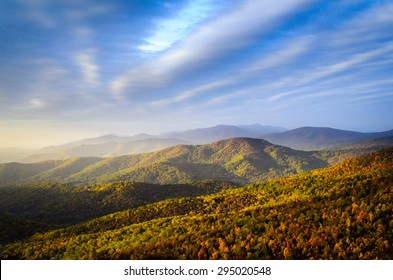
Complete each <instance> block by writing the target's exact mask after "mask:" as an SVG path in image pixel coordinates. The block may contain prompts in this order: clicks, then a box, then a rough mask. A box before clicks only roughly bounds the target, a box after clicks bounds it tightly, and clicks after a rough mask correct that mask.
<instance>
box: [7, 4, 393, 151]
mask: <svg viewBox="0 0 393 280" xmlns="http://www.w3.org/2000/svg"><path fill="white" fill-rule="evenodd" d="M392 30H393V1H362V0H358V1H354V0H344V1H317V0H315V1H311V0H299V1H292V0H281V1H278V0H260V1H240V0H239V1H235V0H230V1H218V0H211V1H209V0H193V1H184V0H183V1H164V0H161V1H158V0H156V1H142V0H141V1H132V0H131V1H130V0H112V1H103V0H85V1H80V0H34V1H31V0H2V1H1V3H0V106H1V107H0V130H1V131H2V137H1V140H0V146H21V147H22V146H24V147H27V146H45V145H49V144H57V143H61V142H66V141H70V140H73V139H78V138H83V137H92V136H97V135H100V134H107V133H119V134H127V135H131V134H136V133H140V132H147V133H153V134H155V133H160V132H165V131H173V130H184V129H191V128H199V127H207V126H213V125H217V124H235V125H236V124H254V123H259V124H263V125H273V126H281V127H286V128H289V129H290V128H296V127H300V126H329V127H335V128H340V129H349V130H357V131H383V130H389V129H392V128H393V75H392V74H393V32H392Z"/></svg>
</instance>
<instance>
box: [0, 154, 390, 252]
mask: <svg viewBox="0 0 393 280" xmlns="http://www.w3.org/2000/svg"><path fill="white" fill-rule="evenodd" d="M211 184H212V186H213V185H214V184H215V183H214V182H211ZM223 188H225V187H223ZM226 188H227V189H226V190H223V191H221V192H218V193H213V194H210V195H202V196H193V197H192V196H188V197H182V198H170V199H166V200H161V201H158V202H155V203H151V204H145V205H142V206H139V207H136V208H135V207H134V208H130V209H128V210H125V211H120V212H115V213H111V214H109V215H105V216H102V217H98V218H95V219H91V220H89V221H86V222H83V223H79V224H75V225H71V226H68V227H64V228H61V229H55V230H52V231H48V232H46V233H45V232H42V233H36V234H34V235H33V236H31V237H30V238H27V239H24V240H20V241H16V242H13V243H8V244H3V245H1V258H2V259H392V258H393V247H392V244H393V207H392V201H393V149H387V150H383V151H380V152H377V153H372V154H369V155H366V156H362V157H357V158H353V159H350V160H347V161H344V162H341V163H339V164H337V165H334V166H332V167H328V168H324V169H318V170H314V171H310V172H305V173H301V174H298V175H293V176H290V177H286V178H280V179H274V180H268V181H265V182H261V183H255V184H252V185H249V186H246V187H241V188H233V187H232V186H228V187H226ZM217 190H219V188H218V189H217ZM75 207H80V205H79V204H78V205H76V206H75Z"/></svg>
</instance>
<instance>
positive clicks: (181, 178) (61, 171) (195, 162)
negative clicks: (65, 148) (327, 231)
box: [0, 138, 328, 185]
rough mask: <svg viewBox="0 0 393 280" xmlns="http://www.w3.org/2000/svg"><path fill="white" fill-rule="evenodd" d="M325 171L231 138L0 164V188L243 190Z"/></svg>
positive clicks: (309, 159)
mask: <svg viewBox="0 0 393 280" xmlns="http://www.w3.org/2000/svg"><path fill="white" fill-rule="evenodd" d="M88 161H90V162H88ZM81 162H84V163H85V164H79V163H81ZM327 165H328V163H327V161H326V160H324V159H322V158H321V157H318V156H317V155H316V154H315V153H313V152H304V151H295V150H292V149H290V148H286V147H282V146H277V145H273V144H271V143H269V142H267V141H265V140H262V139H251V138H235V139H228V140H222V141H219V142H215V143H212V144H208V145H197V146H191V145H178V146H175V147H170V148H166V149H163V150H160V151H157V152H152V153H146V154H138V155H129V156H121V157H116V158H107V159H98V158H80V159H78V158H76V159H68V160H62V161H50V162H44V163H37V164H36V163H32V164H16V163H14V164H2V165H0V182H1V184H2V185H6V184H17V183H26V182H40V181H48V182H51V181H57V182H68V183H79V184H90V183H103V182H111V181H116V180H126V181H137V182H146V183H159V184H175V183H189V182H194V181H199V180H205V179H211V180H221V181H231V182H236V183H241V184H246V183H252V182H258V181H262V180H266V179H269V178H275V177H280V176H287V175H291V174H295V173H298V172H303V171H307V170H311V169H315V168H320V167H325V166H327ZM12 166H14V167H13V168H11V167H12ZM40 166H47V168H46V169H45V168H44V167H42V168H41V167H40ZM7 170H10V173H11V174H9V173H7ZM13 170H35V172H30V173H26V174H25V175H24V176H21V175H20V174H18V175H14V174H13ZM29 175H30V176H29Z"/></svg>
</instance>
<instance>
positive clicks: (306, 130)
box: [263, 127, 393, 150]
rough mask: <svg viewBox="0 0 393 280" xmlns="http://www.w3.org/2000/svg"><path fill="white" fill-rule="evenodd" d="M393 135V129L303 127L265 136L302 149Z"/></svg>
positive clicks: (278, 142) (279, 143)
mask: <svg viewBox="0 0 393 280" xmlns="http://www.w3.org/2000/svg"><path fill="white" fill-rule="evenodd" d="M389 136H393V130H390V131H385V132H377V133H362V132H354V131H347V130H339V129H333V128H328V127H301V128H297V129H293V130H289V131H285V132H281V133H275V134H270V135H266V136H264V137H263V138H264V139H266V140H268V141H270V142H272V143H274V144H277V145H283V146H287V147H291V148H293V149H300V150H313V149H323V148H331V147H333V146H337V145H345V144H353V143H356V142H361V141H366V140H371V139H373V138H378V137H389Z"/></svg>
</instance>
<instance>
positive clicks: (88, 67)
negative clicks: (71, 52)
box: [75, 50, 99, 85]
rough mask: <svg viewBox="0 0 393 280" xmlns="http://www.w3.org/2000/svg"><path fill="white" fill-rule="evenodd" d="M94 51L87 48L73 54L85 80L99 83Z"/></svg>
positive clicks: (92, 83)
mask: <svg viewBox="0 0 393 280" xmlns="http://www.w3.org/2000/svg"><path fill="white" fill-rule="evenodd" d="M94 53H95V52H94V50H88V51H84V52H81V53H79V54H77V55H76V56H75V60H76V62H77V64H78V65H79V67H80V68H81V71H82V74H83V77H84V79H85V81H86V82H87V83H89V84H91V85H97V84H98V83H99V66H98V65H97V64H96V63H95V55H94Z"/></svg>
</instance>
